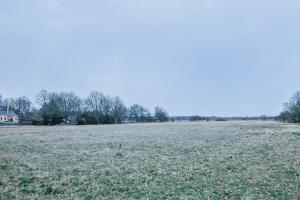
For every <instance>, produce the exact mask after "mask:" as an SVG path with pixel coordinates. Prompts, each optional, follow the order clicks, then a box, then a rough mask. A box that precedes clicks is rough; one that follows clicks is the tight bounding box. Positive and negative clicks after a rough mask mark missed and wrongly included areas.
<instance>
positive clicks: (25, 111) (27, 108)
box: [13, 96, 32, 121]
mask: <svg viewBox="0 0 300 200" xmlns="http://www.w3.org/2000/svg"><path fill="white" fill-rule="evenodd" d="M31 108H32V103H31V101H30V100H29V99H28V98H27V97H25V96H23V97H18V98H15V99H14V100H13V109H14V111H15V112H16V113H17V114H18V115H19V118H20V119H21V120H25V121H26V120H27V118H28V116H29V115H30V112H31Z"/></svg>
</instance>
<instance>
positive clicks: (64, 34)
mask: <svg viewBox="0 0 300 200" xmlns="http://www.w3.org/2000/svg"><path fill="white" fill-rule="evenodd" d="M0 73H1V76H0V77H1V78H0V81H1V84H0V94H2V95H3V96H5V97H8V96H22V95H26V96H29V97H30V98H31V99H32V100H34V97H35V95H36V94H37V92H38V91H39V90H41V89H47V90H49V91H56V92H60V91H74V92H75V93H76V94H77V95H79V96H81V97H85V96H87V95H88V93H89V91H91V90H97V91H100V92H103V93H104V94H107V95H112V96H114V95H118V96H120V97H121V98H122V99H123V100H124V102H125V103H126V105H131V104H134V103H138V104H142V105H144V106H146V107H148V108H150V109H153V108H154V106H156V105H161V106H163V107H165V108H166V110H168V111H169V113H170V114H171V115H194V114H198V115H217V116H254V115H261V114H267V115H277V114H278V113H279V112H280V111H281V109H282V103H283V102H285V101H287V100H288V99H289V97H290V96H291V95H292V93H293V92H295V91H296V90H299V89H300V78H299V75H300V0H285V1H279V0H266V1H261V0H151V1H141V0H127V1H124V0H106V1H104V0H87V1H80V0H26V1H22V0H0Z"/></svg>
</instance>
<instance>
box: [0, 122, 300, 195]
mask: <svg viewBox="0 0 300 200" xmlns="http://www.w3.org/2000/svg"><path fill="white" fill-rule="evenodd" d="M0 199H300V126H299V125H291V124H282V123H275V122H201V123H163V124H125V125H109V126H54V127H0Z"/></svg>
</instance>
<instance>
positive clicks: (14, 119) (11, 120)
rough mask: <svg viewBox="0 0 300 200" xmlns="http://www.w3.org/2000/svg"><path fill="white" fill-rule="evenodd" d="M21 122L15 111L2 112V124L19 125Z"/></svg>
mask: <svg viewBox="0 0 300 200" xmlns="http://www.w3.org/2000/svg"><path fill="white" fill-rule="evenodd" d="M18 122H19V118H18V115H17V114H16V113H15V112H13V111H8V112H7V111H0V123H1V124H3V123H4V124H5V123H7V124H17V123H18Z"/></svg>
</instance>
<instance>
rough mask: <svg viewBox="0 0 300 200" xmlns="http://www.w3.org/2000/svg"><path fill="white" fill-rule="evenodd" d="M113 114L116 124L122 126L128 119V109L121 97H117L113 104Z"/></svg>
mask: <svg viewBox="0 0 300 200" xmlns="http://www.w3.org/2000/svg"><path fill="white" fill-rule="evenodd" d="M112 107H113V108H112V112H113V117H114V119H115V123H118V124H121V123H122V122H123V121H124V120H125V119H126V117H127V108H126V106H125V105H124V103H123V101H122V100H121V99H120V97H115V98H114V99H113V102H112Z"/></svg>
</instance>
